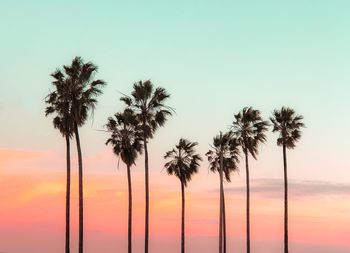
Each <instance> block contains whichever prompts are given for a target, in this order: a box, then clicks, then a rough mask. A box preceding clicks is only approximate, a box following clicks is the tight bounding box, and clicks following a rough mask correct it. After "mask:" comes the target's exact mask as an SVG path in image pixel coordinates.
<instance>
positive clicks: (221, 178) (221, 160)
mask: <svg viewBox="0 0 350 253" xmlns="http://www.w3.org/2000/svg"><path fill="white" fill-rule="evenodd" d="M222 170H223V157H222V154H220V215H219V219H220V222H219V253H222V232H223V229H222V225H223V171H222Z"/></svg>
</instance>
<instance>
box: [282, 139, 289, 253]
mask: <svg viewBox="0 0 350 253" xmlns="http://www.w3.org/2000/svg"><path fill="white" fill-rule="evenodd" d="M283 167H284V253H288V177H287V154H286V146H285V145H283Z"/></svg>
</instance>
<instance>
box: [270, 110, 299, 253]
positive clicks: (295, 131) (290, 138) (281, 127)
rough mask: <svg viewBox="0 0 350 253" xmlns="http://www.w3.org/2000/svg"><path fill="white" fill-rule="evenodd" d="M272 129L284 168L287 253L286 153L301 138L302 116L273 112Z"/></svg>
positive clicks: (293, 112)
mask: <svg viewBox="0 0 350 253" xmlns="http://www.w3.org/2000/svg"><path fill="white" fill-rule="evenodd" d="M270 120H271V122H272V124H273V129H272V132H278V133H279V137H278V139H277V145H278V146H282V148H283V167H284V253H288V177H287V151H286V149H293V148H295V146H296V142H297V141H299V139H300V137H301V128H302V127H305V125H304V123H303V122H302V120H303V116H301V115H297V114H296V113H295V111H294V110H293V109H291V108H288V107H282V108H281V109H280V110H275V111H274V112H273V116H272V117H271V118H270Z"/></svg>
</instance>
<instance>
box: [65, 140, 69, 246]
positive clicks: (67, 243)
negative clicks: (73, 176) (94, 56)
mask: <svg viewBox="0 0 350 253" xmlns="http://www.w3.org/2000/svg"><path fill="white" fill-rule="evenodd" d="M66 151H67V154H66V158H67V181H66V251H65V252H66V253H69V252H70V241H69V238H70V226H69V225H70V140H69V136H66Z"/></svg>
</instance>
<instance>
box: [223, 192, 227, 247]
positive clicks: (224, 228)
mask: <svg viewBox="0 0 350 253" xmlns="http://www.w3.org/2000/svg"><path fill="white" fill-rule="evenodd" d="M222 231H223V232H222V233H223V244H224V253H226V206H225V191H224V188H223V189H222Z"/></svg>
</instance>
